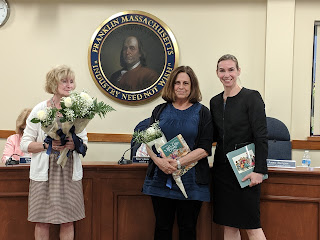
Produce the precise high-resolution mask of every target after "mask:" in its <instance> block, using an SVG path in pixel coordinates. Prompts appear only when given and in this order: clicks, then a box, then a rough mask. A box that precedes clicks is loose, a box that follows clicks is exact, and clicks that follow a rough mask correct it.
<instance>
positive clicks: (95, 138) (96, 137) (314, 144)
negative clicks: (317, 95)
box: [0, 130, 320, 150]
mask: <svg viewBox="0 0 320 240" xmlns="http://www.w3.org/2000/svg"><path fill="white" fill-rule="evenodd" d="M12 134H15V132H14V131H12V130H0V138H7V137H9V136H10V135H12ZM131 138H132V134H121V133H88V139H89V142H114V143H130V141H131ZM291 143H292V149H308V150H320V137H308V139H307V140H292V141H291Z"/></svg>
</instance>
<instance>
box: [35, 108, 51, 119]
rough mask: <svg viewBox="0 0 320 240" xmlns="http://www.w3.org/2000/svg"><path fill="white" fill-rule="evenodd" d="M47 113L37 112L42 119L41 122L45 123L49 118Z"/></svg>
mask: <svg viewBox="0 0 320 240" xmlns="http://www.w3.org/2000/svg"><path fill="white" fill-rule="evenodd" d="M47 115H48V114H47V112H46V111H45V110H40V111H38V112H37V116H38V118H39V119H40V121H44V120H45V119H46V118H47Z"/></svg>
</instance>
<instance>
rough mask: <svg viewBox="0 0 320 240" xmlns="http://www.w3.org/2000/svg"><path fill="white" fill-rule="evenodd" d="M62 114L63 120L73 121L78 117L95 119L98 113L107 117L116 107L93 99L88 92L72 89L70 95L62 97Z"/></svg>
mask: <svg viewBox="0 0 320 240" xmlns="http://www.w3.org/2000/svg"><path fill="white" fill-rule="evenodd" d="M60 104H61V108H62V109H61V110H59V112H60V113H61V114H62V116H63V117H62V118H61V119H60V121H61V122H73V121H74V120H75V119H77V118H86V119H93V118H94V116H95V115H96V114H98V115H99V117H100V118H102V117H105V115H106V114H107V113H108V112H111V111H114V109H113V108H112V107H111V106H109V105H106V104H105V103H104V102H98V101H97V99H94V100H93V99H92V98H91V97H90V96H89V94H88V93H86V92H85V91H82V92H81V93H78V92H75V91H72V92H71V93H70V96H68V97H63V98H61V102H60Z"/></svg>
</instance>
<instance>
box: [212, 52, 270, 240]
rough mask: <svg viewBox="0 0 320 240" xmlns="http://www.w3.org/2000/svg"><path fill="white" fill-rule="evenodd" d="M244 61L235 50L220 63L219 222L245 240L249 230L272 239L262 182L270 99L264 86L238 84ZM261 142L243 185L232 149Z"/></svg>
mask: <svg viewBox="0 0 320 240" xmlns="http://www.w3.org/2000/svg"><path fill="white" fill-rule="evenodd" d="M240 71H241V70H240V68H239V65H238V60H237V59H236V58H235V57H234V56H233V55H230V54H227V55H224V56H222V57H221V58H220V59H219V60H218V63H217V70H216V72H217V75H218V77H219V79H220V81H221V83H222V84H223V87H224V91H223V92H222V93H220V94H218V95H216V96H215V97H213V98H212V99H211V100H210V111H211V115H212V120H213V125H214V140H215V141H216V142H217V146H216V151H215V155H214V164H213V221H214V222H215V223H217V224H220V225H223V226H224V239H225V240H226V239H232V240H240V239H241V236H240V231H239V229H246V232H247V234H248V236H249V239H250V240H253V239H266V238H265V235H264V233H263V230H262V228H261V224H260V183H261V182H262V177H263V174H266V173H267V171H268V170H267V163H266V159H267V155H268V144H267V123H266V114H265V109H264V102H263V100H262V98H261V95H260V93H259V92H258V91H255V90H250V89H246V88H243V87H241V86H239V85H238V83H237V78H238V76H239V75H240ZM249 143H254V144H255V150H256V154H255V168H254V171H253V172H252V173H250V174H248V175H247V176H246V178H244V179H243V181H244V180H246V179H248V178H250V180H251V183H250V185H249V186H248V187H245V188H241V187H240V185H239V183H238V181H237V179H236V176H235V174H234V173H233V170H232V168H231V165H230V164H229V161H228V159H227V157H226V154H227V153H228V152H230V151H233V150H235V149H236V148H239V147H242V146H244V145H246V144H249Z"/></svg>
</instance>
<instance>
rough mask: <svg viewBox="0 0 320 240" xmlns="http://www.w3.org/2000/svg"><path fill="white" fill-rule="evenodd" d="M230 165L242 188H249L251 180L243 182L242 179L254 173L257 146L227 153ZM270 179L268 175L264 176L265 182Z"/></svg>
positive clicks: (249, 146)
mask: <svg viewBox="0 0 320 240" xmlns="http://www.w3.org/2000/svg"><path fill="white" fill-rule="evenodd" d="M227 157H228V160H229V162H230V165H231V167H232V169H233V172H234V173H235V175H236V177H237V180H238V182H239V184H240V186H241V188H244V187H246V186H249V184H250V179H247V180H246V181H242V179H243V178H244V177H245V176H247V175H248V174H249V173H251V172H253V170H254V166H255V145H254V143H250V144H248V145H246V146H244V147H242V148H239V149H236V150H234V151H231V152H229V153H227ZM267 178H268V174H264V175H263V180H265V179H267Z"/></svg>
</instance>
